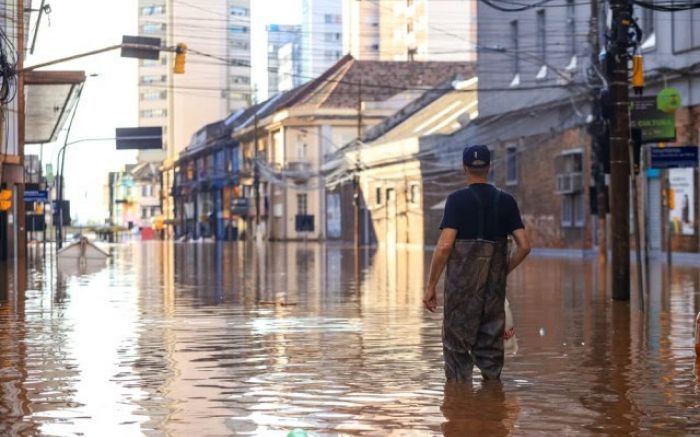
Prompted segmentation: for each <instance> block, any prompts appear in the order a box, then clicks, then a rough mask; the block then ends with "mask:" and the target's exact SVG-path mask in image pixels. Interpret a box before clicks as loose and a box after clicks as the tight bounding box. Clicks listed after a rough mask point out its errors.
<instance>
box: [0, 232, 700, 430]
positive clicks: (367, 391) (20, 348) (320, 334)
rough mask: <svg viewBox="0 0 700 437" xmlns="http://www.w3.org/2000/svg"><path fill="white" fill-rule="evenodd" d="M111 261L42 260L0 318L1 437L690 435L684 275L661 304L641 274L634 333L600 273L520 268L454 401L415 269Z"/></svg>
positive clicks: (337, 259)
mask: <svg viewBox="0 0 700 437" xmlns="http://www.w3.org/2000/svg"><path fill="white" fill-rule="evenodd" d="M113 250H114V257H113V259H112V260H111V261H110V263H109V265H108V266H107V268H106V269H104V270H102V271H98V272H91V273H90V274H89V275H85V276H83V277H80V278H75V277H71V276H68V275H65V274H62V273H61V272H58V271H57V266H55V265H54V264H53V263H52V262H51V260H41V259H37V260H34V263H33V265H34V266H36V268H35V269H34V270H33V272H32V276H31V283H32V284H34V285H35V287H34V289H32V290H29V291H28V292H27V293H26V300H24V304H23V305H18V304H17V302H10V303H7V304H0V363H1V364H2V366H0V434H1V435H5V434H7V435H34V434H39V433H44V434H49V435H68V434H71V435H72V434H77V433H83V434H87V435H100V434H104V431H105V430H110V431H113V433H114V434H118V435H130V434H133V435H140V434H149V435H163V434H165V435H168V434H173V435H186V434H188V433H189V434H192V435H230V434H231V433H232V432H233V431H235V433H236V434H238V435H261V434H263V435H286V432H287V431H289V430H290V429H293V428H302V429H306V430H308V431H311V432H313V433H316V434H318V435H338V434H359V435H392V436H413V435H421V436H422V435H431V434H446V435H464V434H465V433H469V434H474V433H485V432H486V431H488V434H490V435H507V434H511V433H514V434H542V433H544V434H553V435H555V434H556V435H561V434H569V433H571V434H580V433H583V434H587V433H590V434H597V433H610V434H637V433H641V434H652V435H653V434H659V433H687V434H698V433H700V413H699V411H700V410H699V409H698V407H700V401H698V399H700V396H699V394H700V383H699V382H698V381H699V378H698V374H700V372H698V370H697V368H698V367H697V365H696V363H695V360H694V355H693V351H692V349H691V345H692V329H693V316H694V314H695V313H696V312H697V311H698V305H699V304H698V302H699V301H700V299H698V291H697V290H700V284H698V281H699V279H698V278H699V277H700V275H698V274H697V271H696V270H694V269H684V268H677V269H675V270H674V271H673V272H672V276H671V278H672V280H671V286H670V288H669V289H665V290H664V289H662V287H661V285H662V284H663V283H664V282H663V281H661V280H660V279H658V280H657V278H656V276H659V278H660V277H663V275H665V273H664V272H663V271H662V269H661V267H659V266H656V267H655V268H654V269H652V277H651V279H650V291H649V296H648V308H647V313H646V315H645V316H640V315H639V313H638V312H637V310H636V309H635V304H634V303H633V305H632V307H631V308H630V306H629V305H626V304H623V305H618V304H613V303H612V302H610V300H609V296H608V294H606V292H605V291H604V290H601V289H599V288H596V287H597V285H596V284H597V283H598V282H599V281H598V280H597V278H598V276H599V273H598V271H597V268H596V267H595V266H594V265H591V264H590V263H587V262H582V261H572V260H546V259H532V260H529V261H528V262H527V263H526V264H525V266H524V267H523V268H522V269H520V270H518V271H516V272H515V273H514V274H513V275H512V277H511V278H510V283H509V298H510V300H511V303H512V307H513V310H514V316H515V322H516V330H517V334H518V337H519V343H520V351H519V354H518V355H517V356H515V357H509V358H508V359H507V363H506V368H505V371H504V377H503V384H502V385H494V384H486V383H482V382H481V379H480V378H479V377H478V375H477V376H476V378H475V381H474V383H473V384H462V385H451V384H445V383H444V380H443V374H442V355H441V354H442V347H441V344H440V320H441V319H440V315H439V314H438V315H433V314H428V313H425V312H423V310H422V309H421V297H422V289H421V284H423V283H424V279H425V276H426V273H427V266H428V256H429V254H427V253H421V252H417V251H404V250H398V251H397V252H395V253H386V252H385V251H382V250H368V251H365V252H361V253H360V259H359V263H356V258H355V256H354V252H353V251H352V250H349V249H347V248H344V247H341V246H330V245H329V246H324V245H318V244H306V245H303V244H286V245H285V244H275V245H273V246H271V247H270V248H268V249H266V250H253V248H252V247H251V246H246V245H243V244H241V245H213V244H212V245H185V244H179V245H174V246H173V245H168V244H161V243H132V244H128V245H116V246H114V248H113ZM358 266H359V269H360V271H359V272H356V270H355V269H356V268H357V267H358ZM633 295H634V293H633ZM261 301H267V302H287V303H293V305H287V306H282V305H261V304H259V302H261ZM101 431H102V432H101Z"/></svg>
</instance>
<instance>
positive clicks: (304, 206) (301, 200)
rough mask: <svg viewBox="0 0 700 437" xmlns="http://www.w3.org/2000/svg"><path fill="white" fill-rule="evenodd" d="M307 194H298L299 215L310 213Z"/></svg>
mask: <svg viewBox="0 0 700 437" xmlns="http://www.w3.org/2000/svg"><path fill="white" fill-rule="evenodd" d="M307 202H308V198H307V194H297V215H306V214H307V212H308V210H309V209H308V203H307Z"/></svg>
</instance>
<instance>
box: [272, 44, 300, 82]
mask: <svg viewBox="0 0 700 437" xmlns="http://www.w3.org/2000/svg"><path fill="white" fill-rule="evenodd" d="M301 57H302V51H301V41H300V40H297V41H291V42H288V43H287V44H285V45H283V46H282V47H280V49H279V50H278V51H277V65H278V70H277V81H278V83H277V89H278V91H289V90H291V89H292V88H296V87H297V86H299V85H301V84H302V83H304V82H306V81H305V80H304V71H303V69H302V68H303V63H302V60H301V59H302V58H301Z"/></svg>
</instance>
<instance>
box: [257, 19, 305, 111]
mask: <svg viewBox="0 0 700 437" xmlns="http://www.w3.org/2000/svg"><path fill="white" fill-rule="evenodd" d="M287 44H289V45H290V48H289V49H288V52H289V53H286V52H285V55H284V56H283V57H282V58H281V60H282V61H283V62H289V59H288V56H290V57H291V56H294V55H297V57H300V56H301V54H300V53H299V52H298V49H297V53H294V48H295V47H296V48H298V47H299V46H300V44H301V26H299V25H282V24H270V25H268V26H267V68H266V69H265V73H266V74H267V96H268V97H271V96H273V95H275V94H277V93H278V92H279V91H281V88H280V86H279V80H280V76H281V72H280V50H281V49H282V47H284V46H286V45H287ZM292 60H293V59H292ZM288 74H289V73H285V76H288ZM290 88H291V87H290ZM290 88H287V89H290Z"/></svg>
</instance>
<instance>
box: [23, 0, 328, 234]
mask: <svg viewBox="0 0 700 437" xmlns="http://www.w3.org/2000/svg"><path fill="white" fill-rule="evenodd" d="M175 1H177V0H175ZM221 1H225V0H221ZM339 1H340V0H339ZM34 3H35V5H34V6H35V7H36V4H38V3H39V2H38V1H37V0H35V1H34ZM251 3H252V6H251V14H252V27H253V29H252V34H251V37H252V38H251V39H252V47H251V50H252V62H253V75H254V81H255V82H258V83H261V84H262V83H265V80H266V79H265V77H264V74H261V73H262V72H264V64H263V63H264V60H265V57H266V56H267V50H266V48H265V46H266V43H265V41H266V37H265V26H266V25H267V24H270V23H277V24H295V23H300V22H301V0H251ZM51 9H52V12H51V14H50V15H49V19H48V20H44V21H43V22H42V25H41V27H40V29H39V33H38V38H37V46H36V50H35V53H34V55H33V56H32V55H30V56H29V57H28V58H27V60H26V61H25V64H26V65H32V64H36V63H39V62H44V61H49V60H53V59H57V58H61V57H65V56H70V55H74V54H77V53H81V52H85V51H89V50H94V49H98V48H102V47H106V46H109V45H113V44H118V43H119V42H121V37H122V35H136V34H137V33H138V30H137V27H138V26H137V20H138V3H137V1H136V0H118V1H114V0H71V1H54V2H51ZM106 17H109V19H106ZM32 30H33V29H32ZM185 42H186V41H185ZM137 62H138V61H136V60H134V59H127V58H121V57H120V56H119V52H118V51H115V52H111V53H104V54H100V55H95V56H90V57H87V58H83V59H79V60H75V61H71V62H66V63H63V64H60V65H56V66H54V67H49V68H47V69H53V70H84V71H85V72H86V74H87V75H88V79H87V82H86V85H85V89H84V91H83V95H82V97H81V100H80V103H79V105H78V108H77V113H76V116H75V121H74V123H73V127H72V129H71V132H70V138H69V141H70V142H72V141H75V140H85V139H90V138H112V137H114V130H115V128H116V127H130V126H136V125H137V124H138V87H137V82H138V74H137ZM64 138H65V132H63V133H62V134H61V136H60V137H59V140H58V141H57V143H59V144H63V141H64ZM58 147H60V146H59V145H57V144H46V145H43V146H33V145H28V146H27V148H26V153H27V154H42V156H43V159H44V165H45V164H46V163H49V162H51V163H53V164H54V168H55V165H56V164H55V163H56V153H57V151H58ZM42 148H43V153H42V151H41V149H42ZM135 161H136V153H135V152H133V151H116V150H115V145H114V141H85V142H81V143H78V144H75V145H72V146H69V148H68V153H67V158H66V168H65V174H66V197H67V198H68V199H69V200H70V201H71V214H72V217H73V218H74V219H75V220H77V221H78V223H80V224H87V223H103V222H104V220H105V219H106V218H107V215H108V214H107V209H106V208H107V205H106V202H105V200H104V198H103V197H104V196H103V193H104V186H105V184H106V182H107V173H108V172H110V171H117V170H120V169H121V168H123V166H124V164H128V163H134V162H135Z"/></svg>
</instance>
